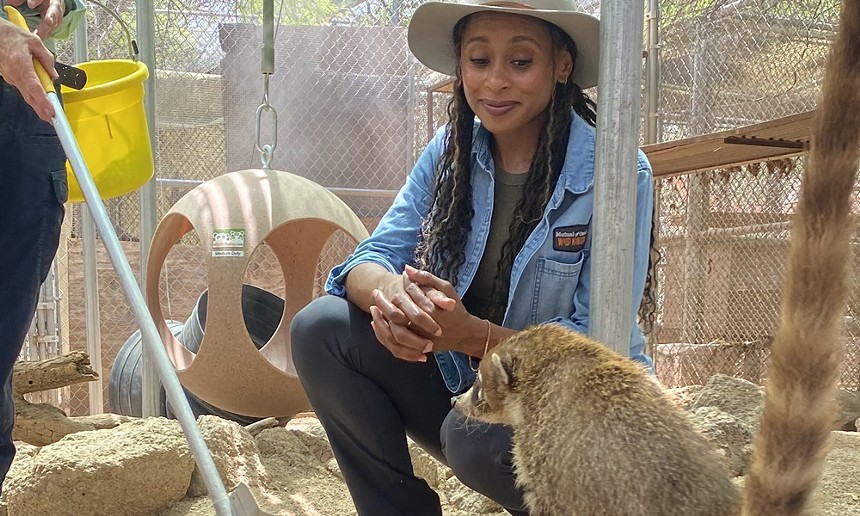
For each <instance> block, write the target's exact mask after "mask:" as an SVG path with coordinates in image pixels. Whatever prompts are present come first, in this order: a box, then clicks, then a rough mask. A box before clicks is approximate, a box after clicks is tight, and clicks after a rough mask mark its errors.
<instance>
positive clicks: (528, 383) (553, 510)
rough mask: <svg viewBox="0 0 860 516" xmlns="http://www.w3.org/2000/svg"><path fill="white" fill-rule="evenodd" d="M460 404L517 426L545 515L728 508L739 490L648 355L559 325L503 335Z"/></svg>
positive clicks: (526, 475) (529, 502)
mask: <svg viewBox="0 0 860 516" xmlns="http://www.w3.org/2000/svg"><path fill="white" fill-rule="evenodd" d="M487 358H488V359H485V360H483V361H482V363H481V365H480V368H479V370H478V378H477V380H476V381H475V383H474V384H473V385H472V387H471V389H470V390H468V391H466V393H464V394H463V395H462V396H460V397H459V398H458V399H457V401H456V402H455V405H454V408H455V409H456V410H457V411H458V412H460V413H461V414H464V415H467V416H470V417H474V418H477V419H480V420H482V421H486V422H489V423H503V424H508V425H510V426H511V427H513V457H514V467H515V470H516V474H517V482H518V483H519V484H521V485H522V486H523V487H524V496H525V503H526V506H527V507H528V509H529V514H532V515H536V516H562V515H564V516H642V515H655V516H656V515H661V516H662V515H678V516H682V515H683V516H727V515H731V514H738V513H739V509H740V493H739V492H738V490H737V487H735V485H734V484H733V483H732V481H731V480H730V479H729V474H728V471H727V470H726V469H725V467H724V466H723V464H722V461H721V460H720V457H719V456H718V455H717V454H716V452H715V450H714V448H713V447H712V445H711V444H710V443H709V442H708V441H707V439H705V437H703V436H702V435H701V434H699V433H697V432H696V431H695V430H693V427H692V425H691V423H690V422H689V420H688V419H687V416H686V414H685V413H684V412H683V410H681V409H680V408H678V407H677V405H676V404H675V403H674V402H673V401H672V400H671V399H670V398H669V397H668V396H667V394H666V392H665V391H664V390H663V388H662V387H661V386H660V385H658V384H657V382H656V381H654V380H652V379H651V377H650V374H649V373H647V372H646V371H645V370H644V368H642V367H641V366H640V365H638V364H635V363H634V362H633V361H631V360H630V359H628V358H626V357H622V356H621V355H619V354H618V353H616V352H614V351H612V350H610V349H609V348H607V347H606V346H604V345H603V344H600V343H598V342H596V341H594V340H591V339H589V338H587V337H585V336H584V335H581V334H579V333H576V332H574V331H571V330H568V329H566V328H564V327H563V326H560V325H557V324H542V325H538V326H533V327H531V328H529V329H527V330H525V331H522V332H520V333H517V334H515V335H514V336H512V337H510V338H508V339H507V340H505V341H503V342H502V343H501V344H499V345H498V346H496V347H495V348H493V349H492V351H491V352H490V354H489V357H487Z"/></svg>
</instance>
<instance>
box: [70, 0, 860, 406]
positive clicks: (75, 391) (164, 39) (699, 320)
mask: <svg viewBox="0 0 860 516" xmlns="http://www.w3.org/2000/svg"><path fill="white" fill-rule="evenodd" d="M419 3H420V2H419V1H418V0H410V1H405V2H404V1H396V2H392V3H388V2H384V1H366V2H360V3H358V4H357V5H354V6H352V7H349V6H344V4H342V3H338V2H332V1H330V0H284V2H283V5H282V3H281V2H280V0H278V1H276V2H275V13H276V15H277V16H278V18H279V19H280V20H281V23H280V24H279V26H278V29H277V37H276V42H275V50H276V69H275V73H274V75H273V76H272V80H271V84H270V90H269V101H270V102H271V104H272V105H273V107H274V108H275V109H276V110H277V112H278V121H279V125H278V141H277V143H278V146H277V148H276V150H275V152H274V158H273V161H272V167H273V168H276V169H280V170H286V171H289V172H294V173H297V174H300V175H303V176H305V177H308V178H310V179H312V180H314V181H317V182H319V183H320V184H322V185H323V186H326V187H328V188H330V189H332V190H333V191H335V192H336V193H337V194H338V195H339V196H341V198H343V199H344V200H345V202H347V204H348V205H349V206H350V207H351V208H352V209H353V210H354V211H355V213H356V214H357V215H358V216H359V217H360V218H361V219H362V220H363V221H364V222H365V224H366V225H367V227H368V228H369V229H372V228H373V227H374V226H375V225H376V223H377V222H378V220H379V217H380V216H381V214H382V213H383V212H384V211H385V209H386V208H387V207H388V206H389V205H390V203H391V199H392V197H393V194H394V192H395V191H396V190H397V189H398V188H399V186H400V185H401V184H402V183H403V180H404V178H405V176H406V174H407V173H408V171H409V169H410V167H411V165H412V163H413V162H414V160H415V159H416V157H417V155H418V154H419V153H420V152H421V150H422V149H423V146H424V144H425V143H426V141H427V140H428V139H429V135H430V134H431V133H432V131H433V129H434V128H435V127H437V126H438V125H439V124H441V123H443V122H444V120H445V106H446V104H447V101H448V97H449V96H448V94H446V93H445V92H444V87H440V84H441V83H443V82H444V80H445V79H446V78H445V77H444V76H441V75H439V74H437V73H435V72H431V71H429V70H427V69H426V68H424V67H423V66H421V65H420V64H418V63H417V62H416V61H415V59H414V58H413V57H412V56H411V54H410V53H409V51H408V48H407V46H406V32H405V24H406V21H407V20H408V19H409V16H410V15H411V13H412V11H413V10H414V8H415V7H416V6H417V5H418V4H419ZM580 5H581V7H582V8H583V10H586V11H587V12H590V13H592V14H595V15H598V16H599V2H598V1H591V0H585V1H581V2H580ZM107 7H108V8H110V9H112V10H114V11H115V12H116V13H118V14H119V17H120V18H121V19H122V20H124V21H125V22H126V23H128V24H129V25H130V27H131V29H132V33H133V31H134V23H135V5H134V2H133V0H120V1H109V2H107ZM660 7H661V13H662V23H661V47H660V48H661V58H662V66H661V80H660V83H659V92H660V99H661V108H660V112H661V117H660V119H661V121H662V135H663V138H662V139H663V140H669V139H677V138H682V137H687V136H694V135H700V134H704V133H707V132H712V131H716V130H721V129H725V128H733V127H738V126H742V125H746V124H749V123H753V122H758V121H764V120H769V119H773V118H776V117H780V116H785V115H789V114H793V113H798V112H802V111H806V110H809V109H811V108H813V107H814V105H815V100H816V96H817V93H818V87H819V83H820V80H821V70H822V66H823V57H824V55H825V50H826V43H827V40H828V38H829V37H831V36H832V32H833V25H834V22H835V20H836V16H837V12H838V9H837V2H836V1H835V0H821V1H818V0H815V1H813V0H742V1H729V0H713V1H707V0H697V1H695V2H688V1H682V0H673V1H671V2H661V3H660ZM261 12H262V9H261V2H260V1H259V0H181V1H172V0H157V1H156V2H155V38H154V41H153V42H138V43H140V44H141V45H144V44H154V45H155V53H156V59H157V63H158V66H157V70H155V71H154V74H155V77H156V85H157V88H156V92H157V94H156V141H155V142H154V145H155V150H156V162H157V166H156V181H157V183H156V184H157V216H158V217H159V218H160V217H161V216H163V215H164V214H165V213H166V212H167V210H168V209H169V208H170V206H172V204H173V203H174V202H176V200H178V199H179V198H180V197H181V196H182V195H184V194H185V193H186V192H187V191H188V189H189V188H192V187H193V186H195V185H196V184H197V183H199V182H200V181H205V180H207V179H211V178H214V177H216V176H218V175H221V174H224V173H227V172H230V171H233V170H240V169H245V168H256V167H259V166H260V161H259V153H258V152H257V151H256V150H255V146H254V144H255V139H254V133H255V127H256V126H255V118H254V117H255V110H256V108H257V106H258V105H259V104H260V103H261V100H262V94H263V76H262V74H261V72H260V64H259V63H260V52H261V29H260V26H261ZM88 21H89V25H88V45H87V48H88V53H89V58H90V59H105V58H125V57H127V56H128V44H127V41H126V38H125V35H124V33H123V31H122V30H121V27H120V25H119V23H118V22H117V21H116V20H115V19H114V18H113V17H111V16H109V15H108V14H107V13H106V12H105V11H104V10H102V9H100V8H98V7H95V6H93V7H92V9H91V13H90V14H89V15H88ZM59 59H60V60H61V61H64V62H74V61H75V59H74V45H73V44H72V43H71V42H66V43H63V44H61V45H60V47H59ZM260 138H261V140H263V141H271V140H272V139H273V138H274V134H273V132H272V130H271V128H270V127H268V126H267V123H264V124H263V125H262V127H261V136H260ZM798 168H799V167H798V161H796V160H792V161H787V162H780V163H778V164H776V165H767V166H760V167H755V166H749V167H744V168H743V169H739V170H734V171H717V172H708V173H704V174H694V175H689V176H684V177H677V178H673V179H660V180H658V182H657V183H658V190H659V191H660V192H661V196H660V202H659V206H660V224H661V227H660V240H659V243H658V245H659V247H660V250H661V251H662V255H663V260H662V262H661V263H660V264H659V266H658V270H659V280H660V282H659V285H660V291H659V301H660V304H659V311H658V320H657V326H656V330H655V334H654V336H653V339H652V340H653V342H654V344H653V352H654V355H655V358H656V361H657V366H658V372H659V373H660V376H661V378H662V379H664V381H666V383H667V384H672V385H680V384H688V383H701V382H702V381H704V380H705V378H706V375H708V374H711V373H713V372H716V371H723V372H727V373H730V374H735V375H740V376H744V377H747V378H749V379H751V380H753V381H759V380H760V378H761V364H762V361H763V359H764V356H765V353H766V348H767V342H768V339H769V336H770V334H771V333H770V332H771V330H772V328H773V323H774V321H775V317H776V313H777V312H776V303H777V299H778V290H779V278H780V275H781V273H782V267H783V259H784V256H785V251H786V247H785V242H786V238H787V232H786V228H785V224H786V223H787V220H788V216H789V215H790V213H791V206H792V199H793V198H794V196H795V195H796V191H797V181H798ZM107 205H108V211H109V213H110V215H111V217H112V219H113V222H114V225H115V227H116V228H117V231H118V233H119V235H120V238H121V239H122V240H123V243H124V245H125V249H126V252H127V255H128V257H129V260H130V262H131V264H132V267H133V268H134V270H135V272H137V270H138V268H139V263H140V261H139V243H138V240H139V234H140V232H139V220H140V202H139V197H138V195H137V194H136V193H134V194H129V195H126V196H123V197H120V198H118V199H113V200H110V201H109V202H108V203H107ZM81 235H82V230H81V217H80V206H79V205H70V206H69V212H68V214H67V227H66V232H65V238H64V241H63V244H62V245H61V250H60V253H59V256H58V263H59V264H60V266H59V267H58V280H57V282H58V283H57V284H58V285H59V290H60V291H61V297H62V302H61V303H60V305H61V309H60V310H59V313H60V315H59V317H58V318H59V320H60V323H59V326H60V328H59V335H60V336H61V340H62V345H63V346H62V349H63V350H69V349H82V350H85V349H86V327H85V320H86V313H85V310H84V302H83V300H84V297H85V296H84V294H85V290H84V289H85V286H84V285H85V284H84V278H83V269H84V267H83V251H82V249H83V246H82V241H81ZM198 244H199V239H198V236H197V235H195V234H194V232H193V231H192V233H190V234H189V235H187V236H186V237H184V238H183V239H182V240H181V242H179V243H178V244H177V245H175V246H174V247H173V248H172V250H171V251H170V254H169V255H168V258H167V261H166V263H165V266H164V269H163V271H162V277H161V286H162V289H161V296H162V301H161V302H162V307H163V309H164V310H165V317H166V318H168V319H173V320H177V321H185V320H186V319H187V318H188V316H189V315H190V313H191V312H192V310H193V308H194V306H195V304H196V302H197V299H198V297H199V296H200V294H201V293H202V292H203V291H204V290H205V289H206V285H207V276H206V269H205V265H204V264H205V261H204V258H205V257H204V256H203V252H202V250H201V249H200V246H199V245H198ZM350 246H351V245H350V244H349V243H348V240H347V239H345V238H343V235H340V234H336V235H335V237H333V238H332V240H331V241H330V243H329V245H328V246H327V247H326V250H325V252H324V253H323V256H322V257H321V259H320V262H319V265H318V267H317V269H318V270H317V273H316V274H317V285H318V286H317V289H316V293H319V292H320V291H321V289H320V287H319V285H320V283H321V281H322V279H323V278H324V277H325V275H326V274H327V272H328V270H329V268H330V267H331V266H332V265H334V264H335V263H336V262H338V261H339V260H340V259H341V258H343V256H345V254H346V253H348V252H349V250H350ZM98 249H99V251H98V257H97V258H98V262H97V263H98V267H97V270H98V283H99V286H98V289H99V299H100V315H99V321H100V331H101V349H102V364H101V366H102V371H103V376H102V378H103V379H104V388H105V396H104V400H105V407H104V409H105V410H109V407H108V406H107V400H108V396H107V378H108V374H109V372H110V369H111V365H112V363H113V360H114V358H115V356H116V354H117V351H118V350H119V348H120V347H121V346H122V345H123V343H124V342H125V341H126V340H127V339H128V338H129V336H130V335H132V334H133V333H134V332H135V330H137V325H136V323H135V321H134V318H133V316H132V314H131V312H130V310H129V309H128V308H127V306H126V303H125V301H124V298H123V295H122V292H121V289H120V285H119V282H118V280H117V278H116V275H115V273H114V272H113V269H112V267H111V266H110V264H109V262H108V260H107V257H106V255H105V254H104V252H103V250H102V249H101V244H100V243H99V245H98ZM252 262H253V263H252V264H251V266H249V267H248V270H247V271H246V274H245V278H244V280H245V282H247V283H252V284H255V285H257V286H260V287H262V288H266V289H267V290H271V291H273V292H275V293H276V294H278V295H280V296H285V295H287V294H286V293H285V292H284V291H283V290H284V287H283V278H282V277H281V273H280V268H279V266H278V264H277V260H276V259H275V258H274V255H273V254H272V252H271V250H269V249H267V248H266V247H265V246H264V247H262V248H260V249H258V250H257V251H256V253H255V255H254V260H252ZM852 292H853V291H852ZM855 305H856V302H855V301H854V298H853V297H852V305H851V306H852V310H854V308H853V307H854V306H855ZM853 334H854V333H852V335H853ZM849 362H850V363H852V364H853V363H855V362H856V353H855V354H854V355H852V358H851V360H850V361H849ZM703 364H704V365H703ZM856 376H857V375H856V374H855V373H849V377H850V378H849V377H846V381H848V383H850V384H851V385H853V384H854V380H853V378H855V377H856ZM68 391H69V392H68V393H67V394H65V395H63V397H62V400H61V401H60V403H59V404H60V405H61V406H62V407H63V408H64V409H66V410H67V412H69V413H70V414H76V415H77V414H84V413H87V412H88V411H89V408H88V406H89V400H88V391H87V387H86V386H76V387H72V388H70V389H68Z"/></svg>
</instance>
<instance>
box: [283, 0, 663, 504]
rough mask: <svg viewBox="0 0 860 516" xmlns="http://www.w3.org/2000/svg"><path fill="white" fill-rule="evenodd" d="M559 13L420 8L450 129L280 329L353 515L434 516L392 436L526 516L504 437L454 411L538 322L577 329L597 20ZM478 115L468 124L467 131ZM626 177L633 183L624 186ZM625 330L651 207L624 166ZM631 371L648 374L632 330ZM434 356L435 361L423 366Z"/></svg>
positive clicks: (416, 27) (547, 1) (432, 497)
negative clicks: (320, 288) (631, 251)
mask: <svg viewBox="0 0 860 516" xmlns="http://www.w3.org/2000/svg"><path fill="white" fill-rule="evenodd" d="M572 6H573V3H572V2H569V1H566V0H532V5H530V6H527V5H524V4H519V3H513V2H493V3H487V4H465V3H461V4H450V3H440V2H428V3H426V4H423V5H422V6H420V7H419V8H418V9H417V10H416V12H415V15H414V16H413V18H412V20H411V23H410V25H409V45H410V48H411V50H412V52H413V54H414V55H415V56H416V57H417V58H418V59H419V60H420V61H421V62H422V63H424V64H425V65H427V66H428V67H430V68H432V69H435V70H437V71H440V72H443V73H448V74H451V75H453V76H454V77H455V83H454V97H453V99H452V101H451V104H450V106H449V109H448V113H449V118H450V120H449V124H448V125H447V126H446V127H445V128H443V129H442V130H440V131H439V132H438V133H437V135H436V137H435V138H434V139H433V140H432V141H431V142H430V143H429V145H428V146H427V148H426V149H425V151H424V153H423V154H422V156H421V157H420V159H419V160H418V162H417V164H416V165H415V168H414V169H413V170H412V172H411V174H410V175H409V177H408V178H407V181H406V185H405V186H404V187H403V189H402V190H401V191H400V192H399V194H398V195H397V198H396V199H395V201H394V204H393V206H392V207H391V209H390V210H389V211H388V213H387V214H386V215H385V217H384V218H383V219H382V221H381V222H380V224H379V226H378V227H377V228H376V230H375V231H374V233H373V235H372V236H371V237H369V238H368V239H367V240H365V241H364V242H362V243H361V244H360V245H359V246H358V247H357V248H356V250H355V252H354V253H353V254H352V256H350V258H348V259H347V261H346V262H345V263H343V264H342V265H340V266H338V267H336V268H335V269H334V270H332V272H331V275H330V277H329V279H328V282H327V284H326V289H327V291H328V292H329V293H330V294H333V295H330V296H324V297H321V298H319V299H317V300H315V301H314V302H312V303H311V304H309V305H308V306H307V307H306V308H305V309H304V310H302V311H301V312H300V313H299V314H297V315H296V317H295V318H294V320H293V326H292V352H293V358H294V361H295V365H296V368H297V370H298V374H299V378H300V379H301V381H302V385H303V386H304V388H305V390H306V392H307V394H308V398H309V399H310V402H311V404H312V405H313V407H314V409H315V410H316V412H317V415H318V417H319V418H320V421H321V422H322V425H323V427H324V428H325V430H326V433H327V434H328V436H329V439H330V442H331V445H332V448H333V450H334V454H335V457H336V458H337V461H338V464H339V466H340V468H341V470H342V472H343V475H344V478H345V480H346V482H347V485H348V486H349V489H350V493H351V495H352V497H353V500H354V502H355V505H356V508H357V510H358V512H359V514H362V515H373V516H379V515H425V514H427V515H430V514H432V515H438V514H440V505H439V499H438V497H437V495H436V493H435V492H434V491H433V490H432V489H430V488H429V487H428V486H427V484H426V483H425V482H424V481H423V480H422V479H419V478H417V477H415V476H414V475H413V471H412V464H411V461H410V458H409V453H408V449H407V445H406V435H407V434H408V435H409V436H410V437H412V438H413V439H414V440H415V441H416V442H417V443H418V444H419V445H420V446H422V447H423V448H424V449H426V450H427V451H428V452H429V453H430V454H432V455H433V456H434V457H436V458H437V459H439V460H441V461H442V462H444V463H446V464H447V465H448V466H449V467H451V469H452V470H453V471H454V473H455V474H456V475H457V476H458V478H460V480H462V481H463V482H464V483H465V484H467V485H469V486H470V487H472V488H473V489H475V490H477V491H479V492H482V493H484V494H485V495H487V496H489V497H490V498H492V499H493V500H495V501H497V502H498V503H500V504H501V505H503V506H504V507H505V508H506V509H508V511H509V512H510V513H512V514H525V512H524V510H523V502H522V496H521V495H522V493H521V492H520V491H519V489H518V488H517V487H516V485H515V477H514V473H513V472H512V469H511V453H510V437H511V436H510V429H509V428H507V427H503V426H499V425H479V424H478V423H476V422H473V421H464V420H462V419H458V416H457V414H456V413H454V412H452V411H451V410H450V399H451V398H452V397H453V396H454V395H456V394H457V393H459V392H462V391H463V390H465V389H466V388H467V387H468V386H469V385H470V384H471V383H472V381H473V380H474V377H475V373H474V369H475V368H476V366H477V363H478V360H480V358H481V357H482V356H483V355H484V354H485V353H487V351H488V350H490V349H492V348H493V346H495V345H496V344H498V343H499V342H500V341H501V340H502V339H504V338H505V337H507V336H509V335H511V334H513V333H515V332H517V331H519V330H522V329H523V328H525V327H527V326H529V325H532V324H536V323H541V322H555V323H558V324H562V325H565V326H568V327H571V328H573V329H575V330H578V331H580V332H587V331H588V302H589V288H590V274H591V268H592V267H591V259H590V247H591V235H590V231H591V226H590V222H591V215H592V211H593V202H594V198H593V176H594V142H595V134H594V127H593V126H594V123H595V113H594V107H595V105H594V103H593V102H592V101H591V100H590V99H589V98H588V97H587V96H586V95H585V94H584V93H583V91H582V90H583V88H589V87H592V86H595V85H596V83H597V62H598V33H599V26H598V21H597V20H596V19H595V18H593V17H591V16H588V15H584V14H581V13H576V12H573V9H572ZM476 117H477V119H478V120H479V121H476ZM631 173H632V171H631ZM637 178H638V190H637V210H636V213H637V220H636V248H635V256H634V261H635V265H634V296H633V299H631V303H630V306H629V307H628V309H630V310H632V311H633V313H634V314H635V313H636V312H637V309H638V307H639V304H640V300H641V298H642V293H643V289H644V285H645V281H646V276H647V274H646V271H647V269H648V255H649V248H650V244H649V239H650V229H651V210H652V203H653V191H652V184H651V171H650V166H649V164H648V162H647V161H646V159H645V157H644V155H643V154H641V153H640V157H639V163H638V173H637ZM632 335H633V338H632V341H631V356H632V358H633V359H635V360H639V361H641V362H643V363H644V364H645V365H649V366H650V359H648V358H647V357H646V356H645V355H644V354H643V344H644V339H643V336H642V332H641V331H640V329H639V328H638V326H636V325H635V324H634V328H633V331H632ZM428 357H432V358H433V359H432V360H428Z"/></svg>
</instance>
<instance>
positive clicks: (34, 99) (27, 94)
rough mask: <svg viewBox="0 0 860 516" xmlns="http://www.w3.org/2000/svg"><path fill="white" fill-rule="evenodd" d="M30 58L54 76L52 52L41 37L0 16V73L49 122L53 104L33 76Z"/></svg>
mask: <svg viewBox="0 0 860 516" xmlns="http://www.w3.org/2000/svg"><path fill="white" fill-rule="evenodd" d="M0 11H2V10H0ZM33 59H36V60H38V61H39V62H40V63H41V64H42V66H43V67H44V68H45V70H47V71H48V74H49V75H50V76H51V78H52V79H56V78H57V72H56V70H54V56H53V54H51V52H49V51H48V49H47V48H46V47H45V45H44V44H43V43H42V41H41V40H40V39H39V38H38V37H37V36H35V35H33V34H31V33H29V32H27V31H26V30H24V29H21V28H19V27H17V26H16V25H13V24H12V22H10V21H8V20H6V19H5V18H0V76H2V77H3V80H4V81H6V82H7V83H9V84H11V85H12V86H14V87H15V88H16V89H17V90H18V91H20V92H21V96H22V97H23V98H24V102H26V103H27V104H29V105H30V106H31V107H32V108H33V109H34V110H35V111H36V113H37V114H38V115H39V118H41V119H42V120H44V121H46V122H50V121H51V118H53V116H54V114H55V113H54V108H53V107H52V106H51V103H50V102H49V101H48V97H47V95H46V94H45V90H44V89H43V88H42V85H41V83H40V82H39V78H38V77H36V70H35V69H34V68H33Z"/></svg>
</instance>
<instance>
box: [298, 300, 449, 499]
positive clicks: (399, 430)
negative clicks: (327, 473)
mask: <svg viewBox="0 0 860 516" xmlns="http://www.w3.org/2000/svg"><path fill="white" fill-rule="evenodd" d="M291 341H292V354H293V360H294V362H295V365H296V370H297V371H298V375H299V379H300V380H301V383H302V386H303V387H304V389H305V392H306V393H307V395H308V399H309V400H310V402H311V405H312V406H313V408H314V410H315V411H316V414H317V416H318V417H319V419H320V422H321V423H322V425H323V428H325V431H326V434H327V435H328V438H329V441H330V443H331V446H332V450H333V451H334V455H335V458H336V459H337V462H338V465H339V466H340V469H341V471H342V472H343V475H344V479H345V480H346V483H347V486H348V487H349V491H350V494H351V495H352V499H353V502H354V503H355V507H356V509H357V511H358V513H359V514H360V515H362V516H389V515H390V516H405V515H409V516H423V515H432V516H438V515H440V514H441V508H440V505H439V497H438V495H437V494H436V493H435V492H434V491H433V490H432V489H431V488H430V487H429V486H428V485H427V483H426V482H425V481H424V480H423V479H420V478H418V477H416V476H415V475H414V474H413V470H412V462H411V459H410V457H409V452H408V448H407V445H406V434H407V433H408V434H409V436H410V437H412V439H414V440H415V441H416V442H417V443H418V444H419V445H420V446H421V447H422V448H424V449H425V450H427V451H428V453H430V454H431V455H433V456H435V457H436V458H438V459H440V460H442V461H444V456H443V454H442V445H441V442H440V437H439V429H440V428H441V426H442V422H443V421H444V419H445V416H446V415H447V414H448V412H449V411H450V407H451V403H450V398H451V396H452V394H451V393H450V392H449V391H448V389H447V388H446V387H445V385H444V382H443V381H442V377H441V375H440V373H439V370H438V368H437V366H436V363H435V361H434V360H433V359H432V358H431V359H430V360H428V361H427V362H424V363H420V362H419V363H410V362H405V361H403V360H400V359H397V358H395V357H394V356H393V355H391V353H390V352H389V351H388V350H387V349H385V348H384V347H383V346H382V345H381V344H379V342H378V341H377V340H376V337H375V336H374V334H373V330H372V329H371V327H370V316H369V315H368V314H367V313H365V312H364V311H362V310H361V309H359V308H358V307H356V306H355V305H353V304H352V303H350V302H348V301H346V300H344V299H341V298H338V297H335V296H323V297H321V298H318V299H316V300H314V301H313V302H311V303H310V304H309V305H308V306H306V307H305V308H304V309H303V310H302V311H300V312H299V313H298V314H297V315H296V316H295V318H294V319H293V322H292V329H291Z"/></svg>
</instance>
